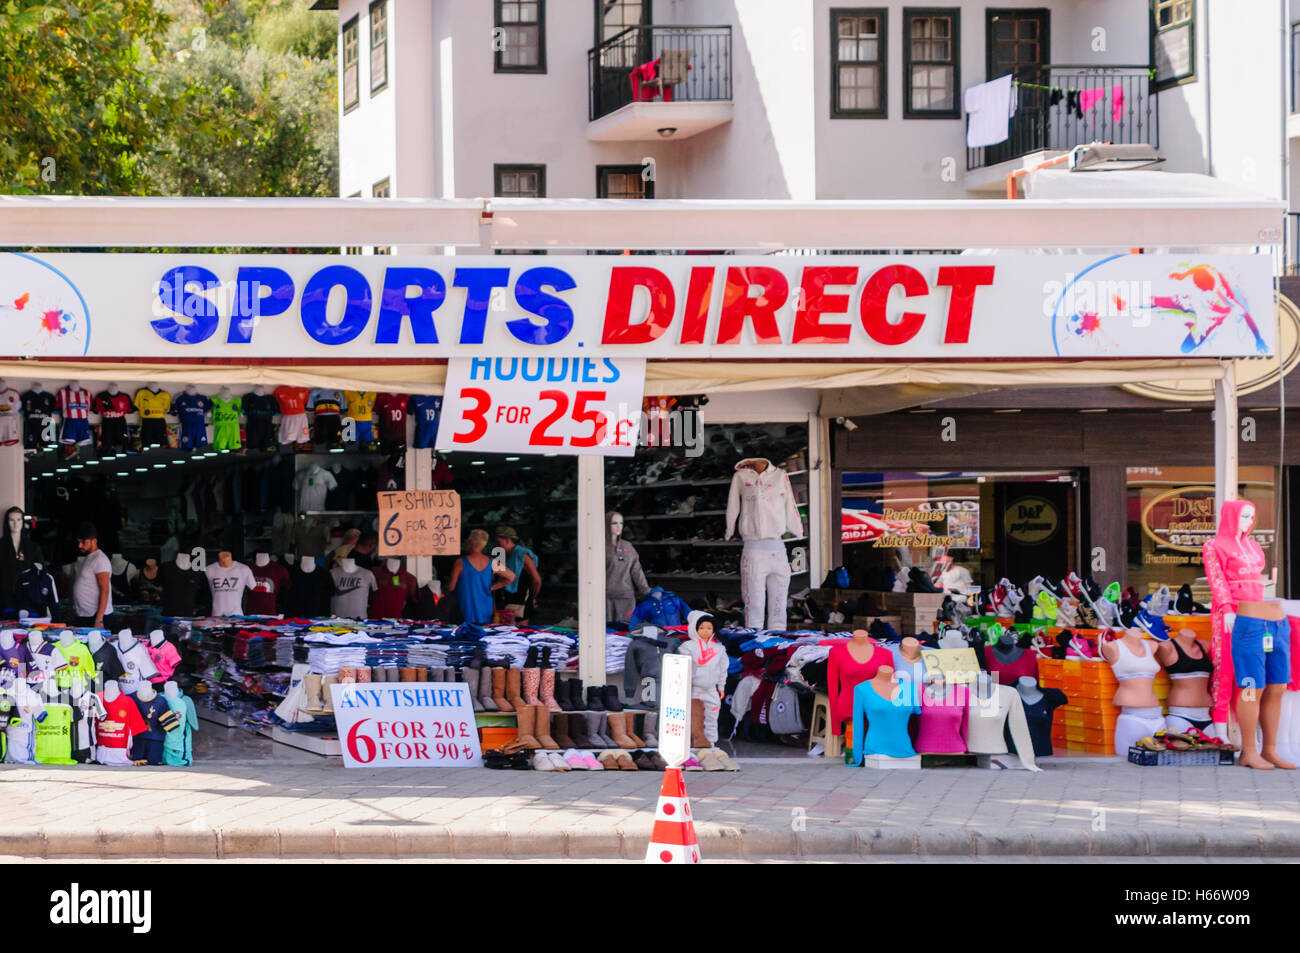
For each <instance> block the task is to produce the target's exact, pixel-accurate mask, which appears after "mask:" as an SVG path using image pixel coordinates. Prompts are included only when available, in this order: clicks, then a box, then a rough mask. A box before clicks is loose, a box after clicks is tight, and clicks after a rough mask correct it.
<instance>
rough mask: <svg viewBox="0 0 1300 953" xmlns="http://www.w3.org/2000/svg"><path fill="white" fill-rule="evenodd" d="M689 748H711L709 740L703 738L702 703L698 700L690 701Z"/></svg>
mask: <svg viewBox="0 0 1300 953" xmlns="http://www.w3.org/2000/svg"><path fill="white" fill-rule="evenodd" d="M691 747H692V748H712V747H713V745H712V744H711V743H710V742H709V739H708V738H706V737H704V702H703V701H702V700H701V699H698V698H692V699H691Z"/></svg>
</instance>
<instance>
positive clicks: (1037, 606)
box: [1034, 587, 1060, 622]
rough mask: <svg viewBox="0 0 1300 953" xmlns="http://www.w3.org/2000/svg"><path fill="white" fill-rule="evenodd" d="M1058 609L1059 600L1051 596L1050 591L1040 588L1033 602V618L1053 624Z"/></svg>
mask: <svg viewBox="0 0 1300 953" xmlns="http://www.w3.org/2000/svg"><path fill="white" fill-rule="evenodd" d="M1059 608H1060V600H1059V599H1057V598H1056V596H1054V595H1052V592H1051V590H1050V589H1047V588H1045V587H1044V588H1040V589H1039V591H1038V597H1037V598H1036V599H1035V600H1034V618H1035V619H1046V620H1047V621H1049V622H1055V621H1056V619H1057V611H1058V609H1059Z"/></svg>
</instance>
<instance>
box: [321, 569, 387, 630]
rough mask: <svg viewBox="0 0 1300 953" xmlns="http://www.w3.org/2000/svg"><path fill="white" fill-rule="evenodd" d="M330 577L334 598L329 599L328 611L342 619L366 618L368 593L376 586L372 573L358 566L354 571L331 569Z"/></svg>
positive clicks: (368, 600)
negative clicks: (332, 582) (332, 581)
mask: <svg viewBox="0 0 1300 953" xmlns="http://www.w3.org/2000/svg"><path fill="white" fill-rule="evenodd" d="M330 579H332V580H334V598H333V599H331V600H330V611H331V612H333V613H334V614H335V615H336V616H339V617H341V618H344V619H364V618H366V615H367V613H366V609H367V607H368V606H369V604H370V593H371V592H373V591H374V590H375V589H377V588H378V586H376V585H375V577H374V575H373V574H372V573H370V572H369V571H368V570H365V569H360V568H358V569H357V571H356V572H344V571H343V570H342V569H331V570H330Z"/></svg>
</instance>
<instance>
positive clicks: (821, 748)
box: [808, 741, 826, 758]
mask: <svg viewBox="0 0 1300 953" xmlns="http://www.w3.org/2000/svg"><path fill="white" fill-rule="evenodd" d="M825 753H826V746H825V745H824V744H822V743H821V742H820V741H819V742H817V743H816V744H815V745H813V746H812V747H811V748H809V749H808V757H810V758H820V757H821V756H822V755H824V754H825Z"/></svg>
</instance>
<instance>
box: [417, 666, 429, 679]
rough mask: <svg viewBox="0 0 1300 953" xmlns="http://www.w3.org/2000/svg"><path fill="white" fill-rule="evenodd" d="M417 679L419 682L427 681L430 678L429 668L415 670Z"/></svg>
mask: <svg viewBox="0 0 1300 953" xmlns="http://www.w3.org/2000/svg"><path fill="white" fill-rule="evenodd" d="M415 680H416V681H417V682H427V681H428V680H429V670H428V669H427V668H417V669H416V670H415Z"/></svg>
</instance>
